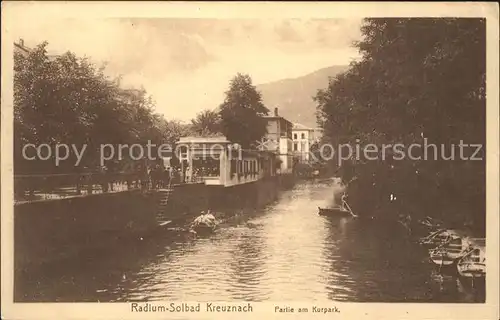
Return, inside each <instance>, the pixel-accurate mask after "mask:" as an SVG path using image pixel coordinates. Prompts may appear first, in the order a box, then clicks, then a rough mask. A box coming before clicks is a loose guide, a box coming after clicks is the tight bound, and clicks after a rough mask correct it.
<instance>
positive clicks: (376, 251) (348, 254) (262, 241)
mask: <svg viewBox="0 0 500 320" xmlns="http://www.w3.org/2000/svg"><path fill="white" fill-rule="evenodd" d="M332 187H333V186H332V185H331V184H325V183H324V184H319V183H313V182H304V183H299V184H297V185H296V186H295V187H294V188H293V189H292V190H287V191H284V192H282V193H281V194H280V196H279V199H278V200H277V201H276V202H274V203H272V204H270V205H268V206H267V207H265V208H263V209H259V210H256V211H253V212H246V213H244V214H239V215H236V216H234V217H232V218H230V219H229V220H227V221H225V222H224V223H223V224H222V225H221V227H220V228H219V229H218V230H217V232H216V233H215V234H213V235H212V236H209V237H206V238H198V239H188V238H186V237H185V236H184V235H183V234H182V233H176V232H166V233H165V234H162V235H161V236H156V237H152V238H148V239H142V240H141V239H138V240H137V241H130V242H127V243H123V244H122V245H121V246H119V247H115V248H113V251H112V252H109V251H106V250H103V251H102V252H99V251H96V252H93V253H92V254H91V255H88V256H82V257H81V259H78V261H73V262H72V263H71V264H70V263H67V264H66V263H65V264H60V265H59V266H53V267H51V268H50V269H49V270H43V271H40V272H30V273H28V274H24V275H22V276H21V278H18V279H17V280H16V281H17V282H16V283H18V284H19V285H16V296H17V298H16V300H20V301H65V302H70V301H94V302H97V301H100V302H111V301H146V300H147V301H155V300H163V301H172V300H184V301H196V300H198V301H231V300H245V301H266V300H269V301H283V300H286V301H318V300H336V301H347V302H484V293H481V292H477V290H475V289H471V288H468V287H467V286H464V285H462V283H461V282H460V281H459V279H458V278H457V277H456V276H454V275H453V274H451V275H446V274H440V273H439V272H438V271H437V270H436V268H435V267H434V266H432V265H431V264H430V263H429V261H428V259H427V255H426V253H425V251H424V250H422V248H420V247H419V246H418V245H416V244H415V243H414V242H412V241H410V240H409V239H407V238H406V237H405V236H404V233H402V232H401V230H398V227H396V226H392V227H389V226H382V225H377V224H375V223H366V221H362V220H353V219H336V220H332V219H328V218H324V217H321V216H319V215H318V214H317V208H318V206H327V205H329V204H331V202H332V199H333V191H332Z"/></svg>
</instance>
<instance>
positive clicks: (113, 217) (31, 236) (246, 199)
mask: <svg viewBox="0 0 500 320" xmlns="http://www.w3.org/2000/svg"><path fill="white" fill-rule="evenodd" d="M290 185H291V182H290V180H289V179H288V177H287V179H286V180H285V179H282V178H278V177H273V178H268V179H263V180H260V181H257V182H252V183H247V184H243V185H238V186H234V187H228V188H224V187H217V186H206V185H204V184H186V185H176V186H174V191H173V192H172V194H171V196H170V198H169V201H168V205H167V207H166V209H165V211H164V214H163V216H158V205H159V203H160V198H161V195H160V193H158V192H156V191H148V192H143V191H140V190H131V191H123V192H117V193H105V194H95V195H90V196H83V197H75V198H67V199H58V200H44V201H35V202H29V203H21V204H16V205H15V206H14V263H15V268H16V269H23V268H25V267H27V266H30V267H31V266H35V267H36V266H38V265H44V264H50V263H54V262H57V261H63V260H68V259H70V260H71V259H73V260H75V259H79V258H81V257H82V256H85V255H87V254H88V255H89V256H92V253H93V252H95V251H106V250H112V249H113V247H114V246H119V245H121V243H123V241H126V239H127V238H131V237H132V238H134V237H135V238H140V237H151V236H153V235H154V234H155V232H166V231H165V229H161V228H160V227H159V222H161V221H160V220H162V221H165V220H171V221H172V223H171V224H169V225H168V226H181V227H182V226H185V225H186V224H187V223H189V222H190V221H192V219H194V217H195V216H197V215H198V214H199V213H200V211H202V210H207V209H210V210H213V211H216V212H217V211H226V212H232V211H231V210H233V209H236V208H246V207H260V206H264V205H266V204H269V203H271V202H272V201H274V200H276V198H277V196H278V194H279V191H280V189H282V188H289V187H290Z"/></svg>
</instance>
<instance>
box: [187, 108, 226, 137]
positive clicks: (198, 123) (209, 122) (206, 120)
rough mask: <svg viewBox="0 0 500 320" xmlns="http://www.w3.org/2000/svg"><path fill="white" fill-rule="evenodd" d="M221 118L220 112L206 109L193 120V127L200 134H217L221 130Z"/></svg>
mask: <svg viewBox="0 0 500 320" xmlns="http://www.w3.org/2000/svg"><path fill="white" fill-rule="evenodd" d="M220 120H221V119H220V116H219V113H218V112H216V111H212V110H204V111H202V112H200V113H198V114H197V115H196V118H194V119H193V120H191V129H192V131H193V132H194V133H195V134H197V135H200V136H208V135H215V134H218V133H220V132H221V123H220Z"/></svg>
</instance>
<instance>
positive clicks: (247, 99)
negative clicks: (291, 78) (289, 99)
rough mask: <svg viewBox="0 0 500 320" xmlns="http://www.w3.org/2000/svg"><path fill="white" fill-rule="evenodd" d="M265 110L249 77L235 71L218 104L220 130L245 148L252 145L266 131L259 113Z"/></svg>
mask: <svg viewBox="0 0 500 320" xmlns="http://www.w3.org/2000/svg"><path fill="white" fill-rule="evenodd" d="M268 113H269V110H268V109H267V108H266V107H265V106H264V104H263V103H262V97H261V94H260V92H258V91H257V89H256V87H255V86H254V85H253V84H252V79H251V78H250V76H249V75H244V74H240V73H238V74H237V75H236V76H235V77H234V78H233V79H232V80H231V82H230V85H229V90H228V91H227V92H226V98H225V100H224V102H223V103H222V104H221V106H220V117H221V130H222V133H223V134H224V135H225V136H226V137H227V138H228V139H229V140H230V141H233V142H236V143H239V144H241V145H242V146H243V147H244V148H250V147H252V146H255V145H256V142H257V141H260V140H261V139H262V137H263V136H264V135H265V134H266V132H267V123H266V121H265V119H263V118H262V116H264V115H267V114H268Z"/></svg>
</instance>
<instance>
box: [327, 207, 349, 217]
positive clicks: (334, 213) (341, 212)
mask: <svg viewBox="0 0 500 320" xmlns="http://www.w3.org/2000/svg"><path fill="white" fill-rule="evenodd" d="M318 210H319V212H318V213H319V215H320V216H328V217H351V216H353V214H352V213H351V212H350V211H349V210H346V209H344V208H342V207H333V208H321V207H318Z"/></svg>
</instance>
